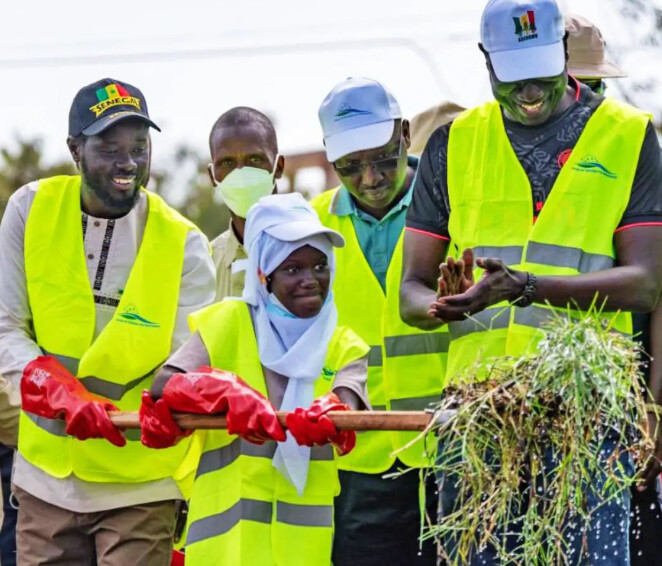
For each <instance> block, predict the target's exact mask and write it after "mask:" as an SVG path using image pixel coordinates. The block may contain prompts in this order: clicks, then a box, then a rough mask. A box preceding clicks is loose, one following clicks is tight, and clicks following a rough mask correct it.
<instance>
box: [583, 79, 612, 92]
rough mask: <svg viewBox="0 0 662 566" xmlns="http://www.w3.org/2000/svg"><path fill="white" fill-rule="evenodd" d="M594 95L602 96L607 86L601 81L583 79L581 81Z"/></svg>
mask: <svg viewBox="0 0 662 566" xmlns="http://www.w3.org/2000/svg"><path fill="white" fill-rule="evenodd" d="M581 82H582V83H584V84H585V85H586V86H587V87H588V88H590V89H591V90H592V91H593V92H594V93H595V94H604V93H605V90H607V84H606V83H605V82H604V81H603V80H602V79H584V80H582V81H581Z"/></svg>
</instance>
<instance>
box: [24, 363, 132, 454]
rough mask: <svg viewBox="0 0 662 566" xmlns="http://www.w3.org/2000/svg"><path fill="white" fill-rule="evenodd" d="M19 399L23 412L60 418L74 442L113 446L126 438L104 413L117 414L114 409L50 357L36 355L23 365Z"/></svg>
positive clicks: (120, 445)
mask: <svg viewBox="0 0 662 566" xmlns="http://www.w3.org/2000/svg"><path fill="white" fill-rule="evenodd" d="M21 399H22V403H23V410H25V411H28V412H30V413H34V414H35V415H39V416H41V417H46V418H48V419H64V422H65V423H66V428H65V430H66V432H67V434H70V435H71V436H75V437H76V438H77V439H78V440H87V439H88V438H105V439H106V440H108V441H109V442H111V443H112V444H114V445H115V446H119V447H122V446H124V445H125V444H126V438H125V437H124V435H123V434H122V433H121V432H120V430H119V429H118V428H117V427H116V426H115V425H114V424H113V421H111V420H110V417H109V416H108V411H117V410H118V409H117V407H116V406H115V405H113V404H112V403H111V402H110V401H108V399H106V398H104V397H101V396H99V395H95V394H93V393H90V392H89V391H87V389H85V387H84V386H83V384H82V383H81V382H80V380H79V379H78V378H77V377H75V376H74V375H72V374H71V373H69V371H67V369H66V368H65V367H64V366H63V365H62V364H61V363H60V362H58V361H57V359H55V358H54V357H53V356H39V357H38V358H36V359H34V360H32V361H31V362H30V363H29V364H28V365H27V366H25V369H24V370H23V377H22V378H21Z"/></svg>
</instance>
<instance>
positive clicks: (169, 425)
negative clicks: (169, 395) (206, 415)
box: [138, 390, 193, 448]
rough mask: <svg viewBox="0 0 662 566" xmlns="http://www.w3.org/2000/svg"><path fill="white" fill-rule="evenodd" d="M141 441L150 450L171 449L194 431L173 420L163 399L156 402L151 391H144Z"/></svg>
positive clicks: (141, 409)
mask: <svg viewBox="0 0 662 566" xmlns="http://www.w3.org/2000/svg"><path fill="white" fill-rule="evenodd" d="M138 415H139V417H140V441H141V442H142V443H143V444H144V445H145V446H148V447H149V448H170V447H171V446H174V445H175V444H177V443H178V442H179V441H180V440H181V439H182V438H184V437H185V436H188V435H189V434H191V433H192V432H193V431H192V430H184V429H183V428H181V427H180V426H179V425H178V424H177V423H176V422H175V419H173V418H172V413H171V412H170V408H169V407H168V405H167V403H166V402H165V401H164V400H163V399H159V400H158V401H154V399H152V396H151V395H150V394H149V391H147V390H144V391H143V395H142V403H141V404H140V411H139V412H138Z"/></svg>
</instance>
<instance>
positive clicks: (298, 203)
mask: <svg viewBox="0 0 662 566" xmlns="http://www.w3.org/2000/svg"><path fill="white" fill-rule="evenodd" d="M262 232H267V233H268V234H269V235H271V236H273V237H274V238H276V239H277V240H281V241H283V242H296V241H298V240H303V239H304V238H308V237H310V236H317V235H318V234H324V235H326V236H327V237H328V238H329V240H330V241H331V244H332V245H333V246H335V247H336V248H342V247H343V246H344V245H345V238H343V237H342V235H341V234H339V233H338V232H336V231H335V230H332V229H331V228H327V227H326V226H324V225H323V224H322V223H321V222H320V219H319V216H318V215H317V212H315V210H314V209H313V208H312V207H311V206H310V205H309V204H308V203H307V202H306V199H305V198H303V196H302V195H301V194H300V193H287V194H283V195H269V196H266V197H262V198H261V199H260V200H259V201H257V203H255V204H254V205H253V206H251V208H250V210H249V211H248V214H247V215H246V229H245V232H244V245H245V246H246V248H247V249H250V247H251V245H252V243H253V241H254V240H256V239H257V237H258V236H259V235H260V234H261V233H262Z"/></svg>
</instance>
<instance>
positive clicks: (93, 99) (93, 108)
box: [69, 79, 161, 137]
mask: <svg viewBox="0 0 662 566" xmlns="http://www.w3.org/2000/svg"><path fill="white" fill-rule="evenodd" d="M127 118H138V119H140V120H142V121H143V122H145V123H146V124H148V125H149V126H151V127H152V128H154V129H156V130H158V131H159V132H160V131H161V130H160V128H159V127H158V126H157V125H156V124H155V123H154V122H152V120H151V119H150V117H149V114H148V112H147V102H146V101H145V97H144V96H143V93H142V92H140V89H138V88H136V87H135V86H132V85H130V84H128V83H123V82H120V81H117V80H115V79H101V80H100V81H96V82H94V83H92V84H89V85H87V86H84V87H83V88H81V89H80V90H79V91H78V93H77V94H76V96H75V97H74V100H73V102H72V103H71V110H69V135H70V136H74V137H78V136H80V135H81V134H84V135H86V136H96V135H98V134H100V133H101V132H103V131H104V130H106V129H107V128H110V127H111V126H114V125H115V124H117V123H118V122H120V121H121V120H125V119H127Z"/></svg>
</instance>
